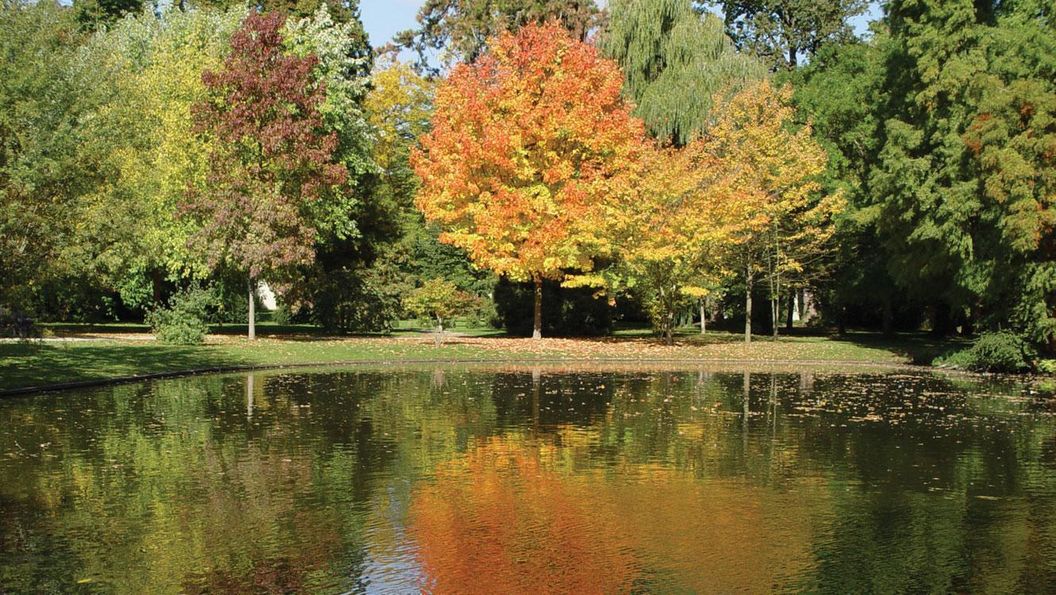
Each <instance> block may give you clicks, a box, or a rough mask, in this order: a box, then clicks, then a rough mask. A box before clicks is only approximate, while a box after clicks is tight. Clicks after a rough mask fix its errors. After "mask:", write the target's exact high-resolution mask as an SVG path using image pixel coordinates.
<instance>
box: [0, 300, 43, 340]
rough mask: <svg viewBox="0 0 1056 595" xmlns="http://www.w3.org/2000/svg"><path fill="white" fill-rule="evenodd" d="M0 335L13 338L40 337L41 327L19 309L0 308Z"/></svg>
mask: <svg viewBox="0 0 1056 595" xmlns="http://www.w3.org/2000/svg"><path fill="white" fill-rule="evenodd" d="M0 337H5V338H12V339H22V340H26V339H39V338H40V329H38V328H37V325H36V323H35V322H33V319H32V318H30V317H29V316H26V315H25V314H24V313H22V312H19V311H17V310H14V311H12V310H8V309H6V308H0Z"/></svg>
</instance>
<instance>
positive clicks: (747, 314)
mask: <svg viewBox="0 0 1056 595" xmlns="http://www.w3.org/2000/svg"><path fill="white" fill-rule="evenodd" d="M744 342H745V343H751V342H752V263H751V262H749V263H748V266H747V267H745V275H744Z"/></svg>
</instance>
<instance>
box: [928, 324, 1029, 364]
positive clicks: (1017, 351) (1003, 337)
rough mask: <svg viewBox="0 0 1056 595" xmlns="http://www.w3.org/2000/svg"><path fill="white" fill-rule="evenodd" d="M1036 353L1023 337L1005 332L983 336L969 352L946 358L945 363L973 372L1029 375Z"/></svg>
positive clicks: (967, 350)
mask: <svg viewBox="0 0 1056 595" xmlns="http://www.w3.org/2000/svg"><path fill="white" fill-rule="evenodd" d="M1036 357H1037V353H1036V352H1035V351H1034V349H1033V347H1031V345H1030V343H1029V342H1027V341H1026V340H1025V339H1024V338H1023V337H1021V336H1019V335H1017V334H1015V333H1010V332H1007V331H999V332H996V333H983V335H982V336H980V337H979V340H978V341H976V342H975V345H973V346H972V347H971V348H969V349H964V350H961V351H959V352H957V353H955V354H953V355H952V356H950V357H949V358H948V359H947V360H946V363H948V364H951V365H954V366H956V367H960V368H967V369H969V370H974V371H976V372H1007V373H1018V372H1027V371H1030V370H1031V368H1032V367H1033V363H1034V360H1035V358H1036Z"/></svg>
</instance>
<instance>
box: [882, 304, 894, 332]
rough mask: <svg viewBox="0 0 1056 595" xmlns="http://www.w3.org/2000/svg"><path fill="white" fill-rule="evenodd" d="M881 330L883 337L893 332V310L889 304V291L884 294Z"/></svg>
mask: <svg viewBox="0 0 1056 595" xmlns="http://www.w3.org/2000/svg"><path fill="white" fill-rule="evenodd" d="M881 332H883V333H884V336H885V337H890V336H891V335H893V334H895V312H894V308H893V307H892V305H891V294H890V293H887V294H885V295H884V312H883V319H882V322H881Z"/></svg>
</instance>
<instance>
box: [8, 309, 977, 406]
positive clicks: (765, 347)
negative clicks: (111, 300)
mask: <svg viewBox="0 0 1056 595" xmlns="http://www.w3.org/2000/svg"><path fill="white" fill-rule="evenodd" d="M402 326H403V328H398V329H397V330H395V331H394V332H393V333H391V334H389V335H370V336H356V337H334V336H325V335H321V334H319V333H318V331H316V330H315V329H313V328H312V327H298V326H279V325H268V324H264V325H258V339H257V340H256V341H248V340H246V339H245V338H244V337H243V336H241V335H242V334H243V333H244V331H245V329H244V327H238V326H226V327H224V328H218V329H214V332H213V333H212V334H210V335H209V337H208V340H207V342H206V344H205V345H201V346H186V347H183V346H174V345H165V344H162V343H159V342H157V341H155V340H153V337H152V336H151V335H150V334H149V331H148V330H147V329H146V328H145V327H142V326H137V325H97V326H88V325H50V326H46V327H45V333H44V334H45V338H44V339H43V340H41V341H32V342H21V343H16V342H8V343H0V393H3V392H11V391H15V390H20V391H21V390H25V389H29V388H45V387H48V386H54V385H57V384H64V383H79V382H92V381H103V380H110V379H118V378H125V377H131V376H142V375H150V374H161V373H170V372H186V371H194V370H217V369H237V368H241V367H282V366H302V365H312V364H319V365H330V364H340V363H363V362H376V363H414V362H467V363H468V362H517V363H532V362H543V361H546V362H555V361H556V362H564V361H568V362H591V361H597V362H605V361H626V362H682V363H687V364H696V363H716V364H722V363H731V364H732V363H738V364H785V365H828V366H832V367H862V366H872V367H898V366H906V365H919V366H927V365H931V364H932V363H933V362H936V361H941V358H942V357H943V356H945V355H948V354H949V353H952V352H954V351H956V350H958V349H961V348H963V347H965V346H967V345H968V343H966V342H964V341H961V340H939V339H934V338H932V337H930V336H928V335H926V334H922V333H921V334H902V335H897V336H894V337H883V336H881V335H879V334H876V333H853V332H852V333H849V334H847V335H845V336H843V337H833V336H826V335H809V334H805V333H802V332H800V333H799V334H796V335H793V336H784V337H781V338H780V339H778V340H777V341H775V340H773V339H772V338H770V337H756V338H755V340H754V341H753V342H752V343H751V344H745V343H744V342H743V337H742V336H741V335H739V334H734V333H726V332H709V333H708V334H706V335H700V334H698V333H695V332H693V331H692V330H691V329H683V331H682V332H681V333H680V334H679V335H678V337H677V341H676V344H675V345H673V346H670V345H665V344H664V343H663V342H662V341H660V340H658V339H656V338H654V337H652V336H651V335H650V334H649V333H648V332H647V331H645V330H644V329H624V330H621V331H618V332H617V333H616V334H615V336H612V337H604V338H576V339H561V338H546V339H542V340H540V341H532V340H531V339H522V338H514V337H509V336H505V335H503V334H501V333H498V332H496V331H489V330H487V329H473V328H468V329H456V330H455V331H453V332H452V333H450V334H449V335H447V336H446V339H445V342H444V344H443V345H442V346H440V347H437V346H435V344H434V337H433V335H432V334H431V333H429V332H427V331H425V330H424V329H420V328H413V327H411V326H408V325H406V324H405V325H402Z"/></svg>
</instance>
